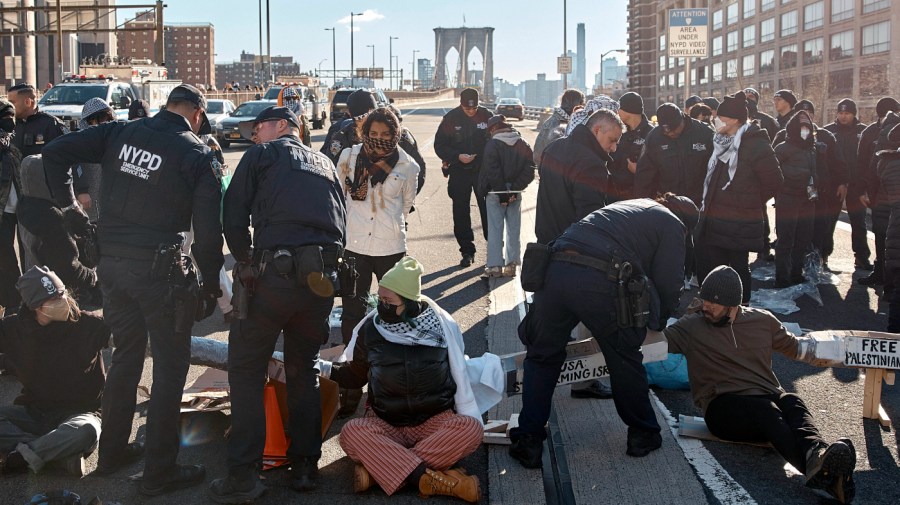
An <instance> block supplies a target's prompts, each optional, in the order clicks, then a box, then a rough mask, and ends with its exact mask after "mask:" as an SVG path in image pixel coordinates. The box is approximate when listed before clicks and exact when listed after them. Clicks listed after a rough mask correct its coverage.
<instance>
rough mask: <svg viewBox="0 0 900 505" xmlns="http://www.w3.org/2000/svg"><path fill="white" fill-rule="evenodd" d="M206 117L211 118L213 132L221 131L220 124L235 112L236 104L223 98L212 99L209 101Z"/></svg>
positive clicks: (210, 123)
mask: <svg viewBox="0 0 900 505" xmlns="http://www.w3.org/2000/svg"><path fill="white" fill-rule="evenodd" d="M206 103H207V107H206V117H208V118H209V125H210V126H211V127H212V129H213V131H217V130H218V129H219V122H220V121H222V120H223V119H225V118H227V117H228V116H230V115H231V114H232V113H233V112H234V109H235V107H234V102H232V101H231V100H225V99H221V98H212V99H210V100H207V102H206Z"/></svg>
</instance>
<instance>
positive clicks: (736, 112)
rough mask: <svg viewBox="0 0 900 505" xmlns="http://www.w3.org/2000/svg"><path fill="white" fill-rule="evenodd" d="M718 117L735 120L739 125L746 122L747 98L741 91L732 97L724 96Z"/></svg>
mask: <svg viewBox="0 0 900 505" xmlns="http://www.w3.org/2000/svg"><path fill="white" fill-rule="evenodd" d="M718 114H719V117H730V118H731V119H737V120H738V121H740V122H741V123H746V122H747V97H746V95H744V92H743V91H738V92H737V93H735V94H734V95H731V96H729V95H725V97H724V98H723V99H722V104H721V105H719V109H718Z"/></svg>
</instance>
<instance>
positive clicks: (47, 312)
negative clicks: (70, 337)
mask: <svg viewBox="0 0 900 505" xmlns="http://www.w3.org/2000/svg"><path fill="white" fill-rule="evenodd" d="M37 311H38V312H40V313H41V314H43V315H44V316H46V317H47V319H49V320H51V321H68V319H69V302H68V301H67V300H66V299H65V298H57V299H55V300H52V301H50V302H47V303H45V304H44V305H43V306H42V307H41V308H39V309H37Z"/></svg>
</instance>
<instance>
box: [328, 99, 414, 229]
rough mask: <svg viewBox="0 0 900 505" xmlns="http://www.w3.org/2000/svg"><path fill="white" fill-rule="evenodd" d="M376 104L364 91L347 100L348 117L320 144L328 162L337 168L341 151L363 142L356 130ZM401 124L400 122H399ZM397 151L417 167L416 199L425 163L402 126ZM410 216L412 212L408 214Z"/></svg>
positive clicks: (410, 135) (412, 139) (410, 134)
mask: <svg viewBox="0 0 900 505" xmlns="http://www.w3.org/2000/svg"><path fill="white" fill-rule="evenodd" d="M377 107H378V104H377V103H376V102H375V95H373V94H372V93H371V92H369V91H366V90H364V89H358V90H356V91H354V92H353V93H350V96H348V97H347V111H348V112H349V113H350V117H349V118H347V119H344V120H343V121H341V122H340V123H335V124H333V125H331V128H329V129H328V135H326V136H325V142H324V143H323V144H322V149H321V151H322V152H323V153H324V154H325V155H326V156H328V158H329V159H331V162H332V163H334V164H335V165H337V162H338V160H339V159H340V158H341V153H342V152H344V149H349V148H351V147H353V146H355V145H356V144H359V143H361V142H362V139H360V138H359V129H360V128H362V124H363V123H364V122H365V120H366V116H368V115H369V113H370V112H372V111H373V110H375V109H376V108H377ZM390 108H391V110H393V111H395V112H394V114H395V115H396V116H397V118H398V119H399V118H400V110H399V109H397V108H396V107H394V106H393V105H391V106H390ZM400 121H403V120H402V119H400ZM398 145H399V146H400V149H403V151H404V152H405V153H406V154H408V155H410V156H412V159H413V160H414V161H415V162H416V164H417V165H419V186H418V187H417V188H416V194H417V195H418V194H419V192H420V191H422V186H423V185H424V184H425V159H424V158H423V157H422V154H421V153H419V145H418V144H417V143H416V138H415V137H414V136H413V134H412V132H411V131H409V128H406V127H405V126H401V128H400V143H399V144H398ZM411 212H412V211H411Z"/></svg>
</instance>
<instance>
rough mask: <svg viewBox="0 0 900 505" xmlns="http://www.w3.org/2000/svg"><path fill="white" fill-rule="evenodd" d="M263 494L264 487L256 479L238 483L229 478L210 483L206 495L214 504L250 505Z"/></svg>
mask: <svg viewBox="0 0 900 505" xmlns="http://www.w3.org/2000/svg"><path fill="white" fill-rule="evenodd" d="M265 492H266V486H264V485H263V483H262V482H260V480H259V479H258V478H255V477H254V478H253V479H252V480H247V481H239V480H237V479H235V478H234V477H231V476H229V477H225V478H222V479H216V480H214V481H212V484H210V485H209V489H207V490H206V495H207V496H209V499H210V500H212V501H214V502H216V503H252V502H253V500H255V499H257V498H259V497H260V496H262V495H263V494H265Z"/></svg>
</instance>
